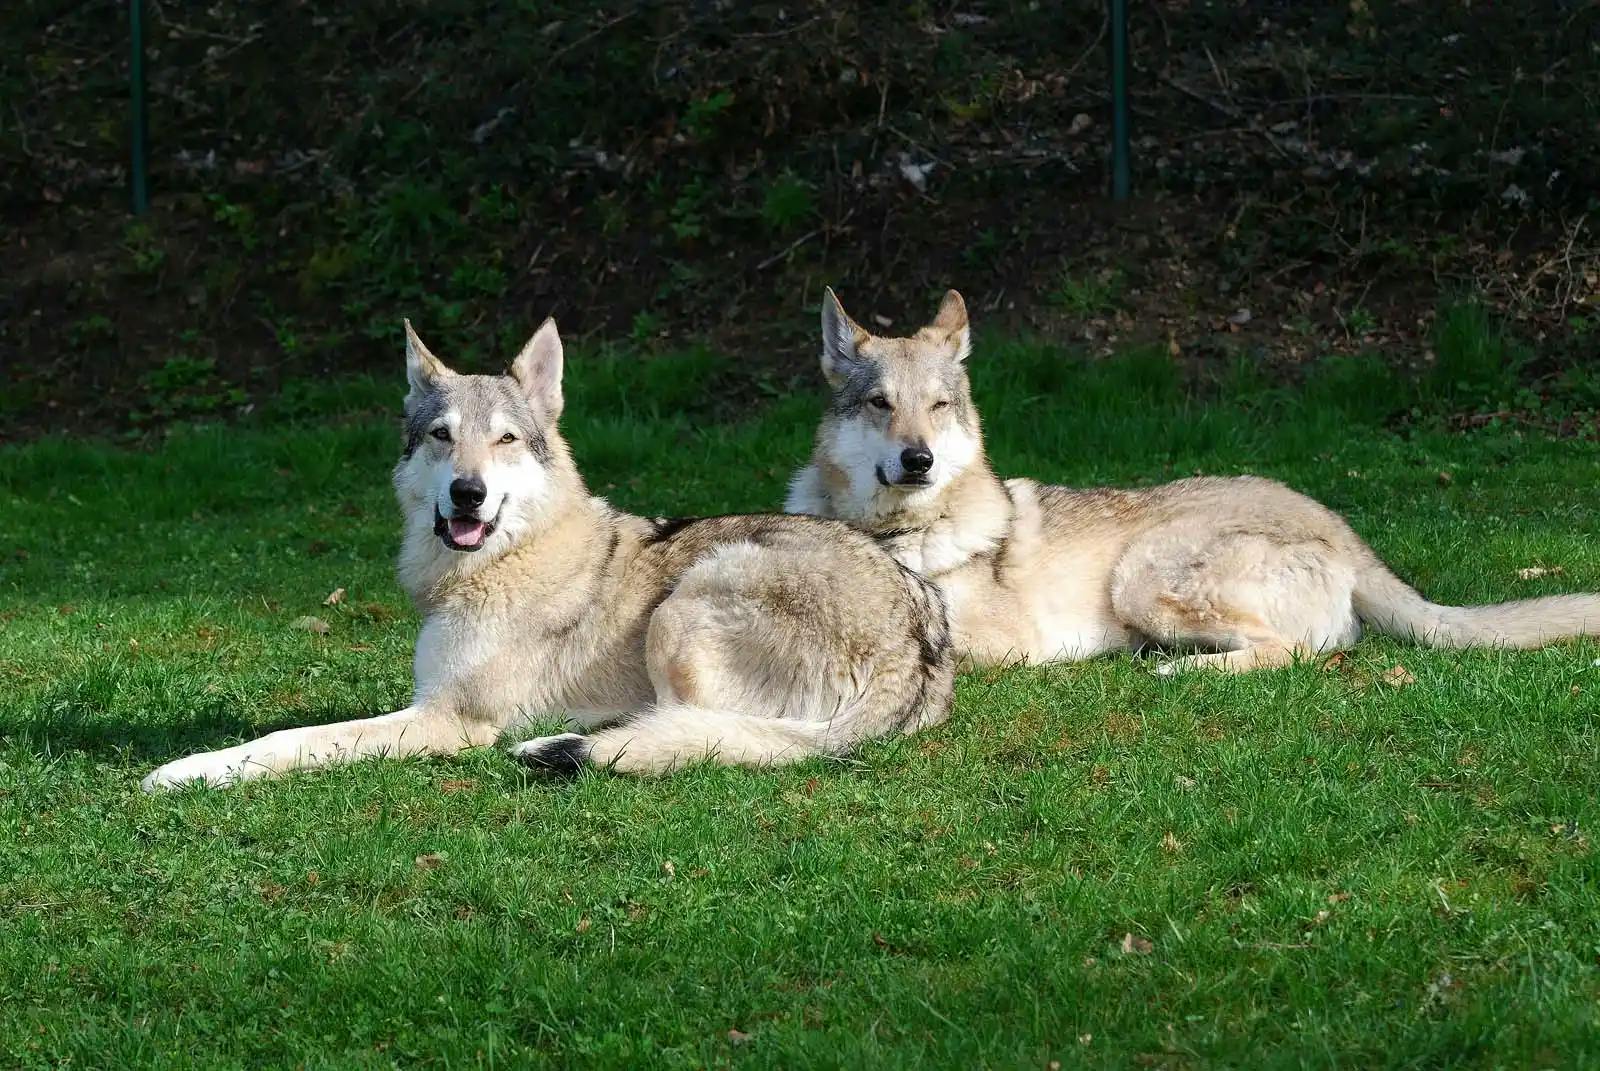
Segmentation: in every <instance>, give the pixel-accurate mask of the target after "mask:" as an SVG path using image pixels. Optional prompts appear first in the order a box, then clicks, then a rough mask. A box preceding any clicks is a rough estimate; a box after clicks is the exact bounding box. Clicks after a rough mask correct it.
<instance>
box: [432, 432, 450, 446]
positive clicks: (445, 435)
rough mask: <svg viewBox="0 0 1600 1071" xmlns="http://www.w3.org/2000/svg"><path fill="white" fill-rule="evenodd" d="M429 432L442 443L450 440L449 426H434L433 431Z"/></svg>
mask: <svg viewBox="0 0 1600 1071" xmlns="http://www.w3.org/2000/svg"><path fill="white" fill-rule="evenodd" d="M429 434H431V435H432V436H433V437H434V438H435V439H438V440H439V441H440V442H442V443H447V442H449V441H450V429H449V428H434V429H433V431H431V432H430V433H429Z"/></svg>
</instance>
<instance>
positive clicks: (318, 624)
mask: <svg viewBox="0 0 1600 1071" xmlns="http://www.w3.org/2000/svg"><path fill="white" fill-rule="evenodd" d="M289 627H290V628H298V629H304V630H305V631H306V632H315V633H316V634H317V635H319V636H324V635H326V634H327V632H328V629H329V628H330V627H331V626H329V624H328V623H327V622H326V621H324V620H322V618H320V617H297V618H295V619H294V621H293V623H292V624H290V625H289Z"/></svg>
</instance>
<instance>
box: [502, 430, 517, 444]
mask: <svg viewBox="0 0 1600 1071" xmlns="http://www.w3.org/2000/svg"><path fill="white" fill-rule="evenodd" d="M500 441H501V442H502V443H514V442H516V441H517V437H516V436H515V435H513V434H511V433H510V432H509V431H508V432H506V433H505V434H504V435H502V436H500Z"/></svg>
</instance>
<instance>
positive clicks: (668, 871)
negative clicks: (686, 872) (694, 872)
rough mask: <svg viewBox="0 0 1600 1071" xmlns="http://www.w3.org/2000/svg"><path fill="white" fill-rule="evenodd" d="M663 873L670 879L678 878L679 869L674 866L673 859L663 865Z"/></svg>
mask: <svg viewBox="0 0 1600 1071" xmlns="http://www.w3.org/2000/svg"><path fill="white" fill-rule="evenodd" d="M661 873H663V874H665V875H666V876H667V877H669V878H672V877H676V876H677V874H678V868H677V867H675V866H673V865H672V860H671V859H668V860H667V861H666V862H664V863H662V864H661Z"/></svg>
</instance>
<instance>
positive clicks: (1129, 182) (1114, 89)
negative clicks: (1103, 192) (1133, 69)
mask: <svg viewBox="0 0 1600 1071" xmlns="http://www.w3.org/2000/svg"><path fill="white" fill-rule="evenodd" d="M1109 3H1110V9H1109V10H1108V11H1107V13H1106V14H1107V17H1108V18H1109V19H1110V20H1111V199H1112V200H1113V201H1126V200H1127V199H1128V194H1129V192H1130V191H1131V190H1132V188H1133V173H1132V171H1133V169H1132V164H1131V162H1130V161H1131V157H1132V152H1131V150H1130V148H1129V145H1128V0H1109Z"/></svg>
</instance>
